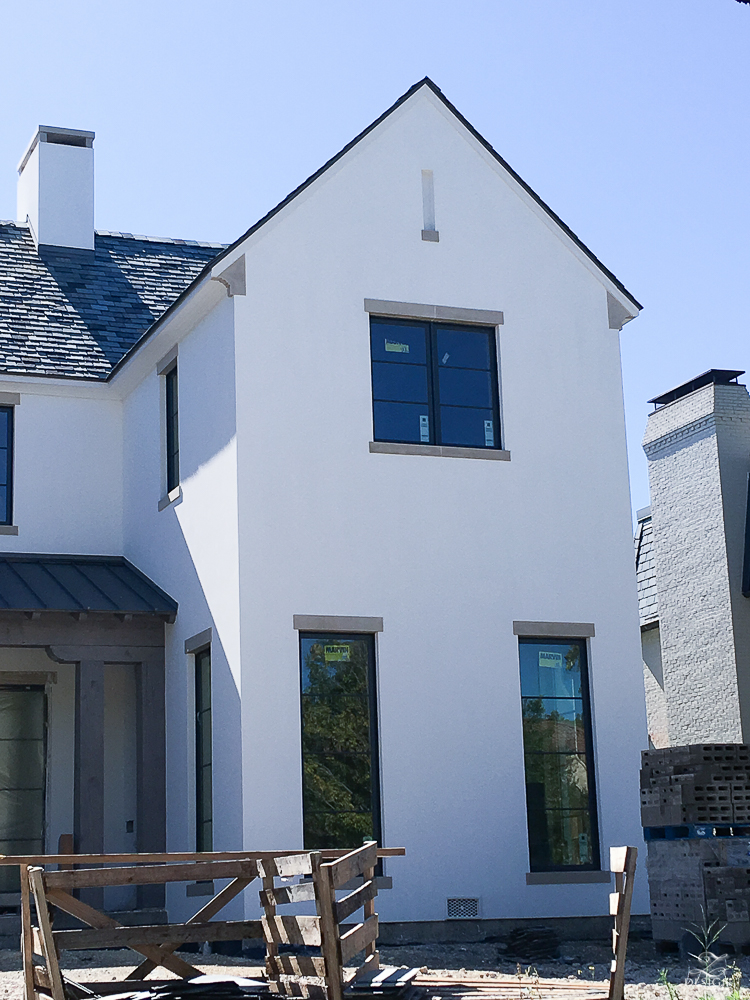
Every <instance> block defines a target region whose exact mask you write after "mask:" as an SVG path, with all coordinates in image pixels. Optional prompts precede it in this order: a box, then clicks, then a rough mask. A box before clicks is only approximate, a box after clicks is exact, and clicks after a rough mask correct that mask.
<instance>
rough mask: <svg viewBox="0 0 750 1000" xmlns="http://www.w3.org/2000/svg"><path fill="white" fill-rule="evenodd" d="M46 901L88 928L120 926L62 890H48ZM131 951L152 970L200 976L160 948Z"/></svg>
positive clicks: (176, 957) (184, 977)
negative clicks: (166, 970) (145, 960)
mask: <svg viewBox="0 0 750 1000" xmlns="http://www.w3.org/2000/svg"><path fill="white" fill-rule="evenodd" d="M53 874H54V873H53ZM47 899H48V900H49V902H50V903H54V905H55V906H57V907H59V908H60V909H61V910H64V911H65V912H66V913H69V914H70V915H71V916H72V917H78V919H79V920H82V921H83V922H84V923H86V924H88V925H89V926H90V927H96V928H99V929H101V928H105V927H121V926H122V925H121V924H119V923H118V922H117V921H116V920H113V918H112V917H108V916H107V915H106V914H105V913H100V912H99V910H96V909H94V907H93V906H89V905H88V903H84V902H83V900H81V899H76V898H75V897H74V896H71V895H70V893H67V892H65V891H64V890H62V889H49V890H48V891H47ZM133 950H134V951H138V952H140V953H141V955H143V956H144V957H145V958H148V959H151V961H152V962H153V964H154V968H155V967H156V966H157V965H162V966H164V968H165V969H169V971H170V972H174V973H175V975H177V976H180V977H181V978H182V979H190V978H191V977H192V976H200V975H201V972H200V970H199V969H196V968H195V966H193V965H189V964H188V963H187V962H185V961H183V959H181V958H179V957H178V956H177V955H172V954H171V953H170V952H169V951H167V950H164V949H162V948H156V947H152V946H149V945H145V944H144V945H143V946H142V947H140V948H134V949H133Z"/></svg>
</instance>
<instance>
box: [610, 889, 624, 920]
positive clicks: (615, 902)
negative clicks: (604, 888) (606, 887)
mask: <svg viewBox="0 0 750 1000" xmlns="http://www.w3.org/2000/svg"><path fill="white" fill-rule="evenodd" d="M621 898H622V897H621V895H620V893H619V892H610V894H609V915H610V917H616V916H617V914H618V912H619V910H620V899H621Z"/></svg>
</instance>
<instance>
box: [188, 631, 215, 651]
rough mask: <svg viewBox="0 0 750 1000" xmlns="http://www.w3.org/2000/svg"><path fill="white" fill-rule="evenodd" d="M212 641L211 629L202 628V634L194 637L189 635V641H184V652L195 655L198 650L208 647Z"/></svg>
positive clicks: (199, 633)
mask: <svg viewBox="0 0 750 1000" xmlns="http://www.w3.org/2000/svg"><path fill="white" fill-rule="evenodd" d="M212 641H213V629H212V628H210V627H209V628H204V629H203V631H202V632H198V633H196V635H191V636H190V638H189V639H186V640H185V652H186V653H195V652H197V651H198V650H199V649H203V648H205V647H206V646H210V645H211V642H212Z"/></svg>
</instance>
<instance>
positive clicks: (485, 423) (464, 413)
mask: <svg viewBox="0 0 750 1000" xmlns="http://www.w3.org/2000/svg"><path fill="white" fill-rule="evenodd" d="M440 430H441V443H442V444H453V445H464V446H465V447H467V448H494V447H496V445H497V434H496V432H495V422H494V416H493V413H492V410H475V409H469V408H468V407H461V406H441V407H440Z"/></svg>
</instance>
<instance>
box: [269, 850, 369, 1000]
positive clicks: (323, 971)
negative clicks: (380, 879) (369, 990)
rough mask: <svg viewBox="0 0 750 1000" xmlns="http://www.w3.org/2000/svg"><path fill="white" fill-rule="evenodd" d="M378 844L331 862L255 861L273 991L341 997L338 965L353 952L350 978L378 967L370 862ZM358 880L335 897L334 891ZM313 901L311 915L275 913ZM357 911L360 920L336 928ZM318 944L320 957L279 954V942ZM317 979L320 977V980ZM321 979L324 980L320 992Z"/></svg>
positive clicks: (315, 856)
mask: <svg viewBox="0 0 750 1000" xmlns="http://www.w3.org/2000/svg"><path fill="white" fill-rule="evenodd" d="M377 861H378V847H377V844H376V843H375V842H374V841H370V842H369V843H367V844H365V845H364V846H362V847H360V848H358V849H357V850H354V851H351V852H350V853H349V854H346V855H344V857H342V858H338V859H337V860H335V861H329V862H323V861H322V858H321V855H320V854H319V853H312V854H300V855H298V856H297V857H296V858H290V857H285V858H274V859H273V860H268V861H261V862H259V865H258V868H259V870H260V874H261V876H262V878H263V891H262V892H261V894H260V899H261V904H262V906H263V910H264V917H263V920H262V924H263V936H264V938H265V941H266V975H267V977H268V981H269V983H270V984H271V987H272V989H273V990H274V992H277V993H282V994H285V995H294V996H314V995H316V994H320V993H322V992H325V995H326V996H327V997H328V1000H342V997H343V992H344V987H345V985H346V983H345V982H344V966H345V965H347V964H349V963H350V962H351V960H352V959H353V958H354V956H355V955H357V954H358V953H359V952H364V955H365V960H364V963H363V964H362V965H361V966H360V968H359V969H357V971H356V972H355V973H354V976H352V977H350V981H351V978H357V977H358V976H362V975H364V974H366V973H367V972H369V971H370V970H372V969H377V968H378V967H379V956H378V952H377V950H376V945H375V942H376V939H377V936H378V917H377V914H376V913H375V897H376V896H377V892H378V890H377V884H376V881H375V865H376V864H377ZM292 876H303V877H306V878H307V879H308V880H307V881H303V882H301V883H300V884H298V885H292V886H281V887H278V888H277V887H276V885H275V881H274V880H275V879H276V878H290V877H292ZM359 878H361V879H362V884H361V885H355V886H354V887H353V888H351V889H350V891H349V892H348V893H347V894H346V895H345V896H344V897H343V898H341V899H339V900H337V899H336V891H337V890H341V889H342V888H343V887H344V886H346V885H347V883H351V882H352V881H353V880H358V879H359ZM312 901H314V902H315V905H316V910H317V913H316V915H315V916H286V915H280V914H279V913H278V912H277V908H278V906H280V905H283V904H286V903H301V902H312ZM358 910H362V911H363V917H362V920H361V921H359V922H358V923H355V924H354V926H352V927H349V928H348V929H347V930H346V931H345V932H344V933H342V929H341V925H342V923H343V921H345V920H347V919H348V918H349V917H351V916H352V914H354V913H356V912H357V911H358ZM281 944H284V945H287V946H288V945H296V946H298V947H302V948H305V949H308V948H310V947H315V948H319V949H320V956H319V957H318V956H313V955H309V954H297V955H290V954H284V955H282V954H279V945H281ZM321 981H322V982H321ZM323 982H324V983H325V987H324V991H323Z"/></svg>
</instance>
